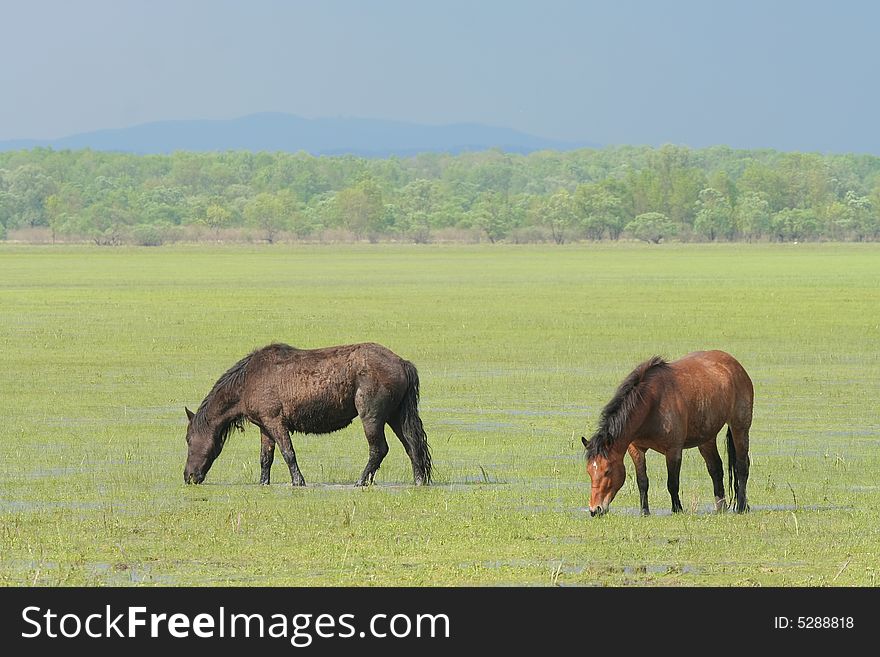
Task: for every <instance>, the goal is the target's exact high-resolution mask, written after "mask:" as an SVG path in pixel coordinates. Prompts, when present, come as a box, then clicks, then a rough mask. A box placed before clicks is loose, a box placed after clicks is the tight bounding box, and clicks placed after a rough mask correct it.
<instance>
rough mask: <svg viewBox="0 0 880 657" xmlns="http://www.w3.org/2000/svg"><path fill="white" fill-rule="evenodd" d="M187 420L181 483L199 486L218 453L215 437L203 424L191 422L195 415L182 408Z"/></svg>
mask: <svg viewBox="0 0 880 657" xmlns="http://www.w3.org/2000/svg"><path fill="white" fill-rule="evenodd" d="M184 410H185V411H186V417H187V420H188V423H187V426H186V444H187V454H186V467H185V468H184V470H183V481H184V482H185V483H187V484H200V483H202V482H203V481H204V480H205V475H206V474H208V470H210V469H211V464H212V463H214V459H215V458H217V455H218V454H219V453H220V449H218V443H219V442H220V441H219V440H218V437H217V435H216V434H215V433H214V432H213V431H211V430H210V428H209V427H208V426H207V424H206V423H204V422H193V418H194V417H195V413H193V412H192V411H191V410H189V409H188V408H184Z"/></svg>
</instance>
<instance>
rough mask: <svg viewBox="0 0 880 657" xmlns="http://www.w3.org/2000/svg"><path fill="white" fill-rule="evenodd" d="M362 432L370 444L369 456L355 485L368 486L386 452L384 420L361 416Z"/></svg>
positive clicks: (386, 442)
mask: <svg viewBox="0 0 880 657" xmlns="http://www.w3.org/2000/svg"><path fill="white" fill-rule="evenodd" d="M361 422H363V425H364V433H365V434H366V436H367V444H369V446H370V458H369V459H367V465H366V467H365V468H364V471H363V472H362V473H361V477H360V479H358V480H357V483H356V484H355V486H368V485H369V484H372V483H373V477H374V476H375V475H376V470H378V469H379V466H380V465H381V464H382V459H384V458H385V455H386V454H387V453H388V441H387V440H385V422H383V421H380V420H376V419H375V418H372V417H362V418H361Z"/></svg>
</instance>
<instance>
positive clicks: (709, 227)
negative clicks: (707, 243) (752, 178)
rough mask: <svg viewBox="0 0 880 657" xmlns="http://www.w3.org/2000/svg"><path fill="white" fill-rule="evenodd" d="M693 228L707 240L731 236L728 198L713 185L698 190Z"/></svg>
mask: <svg viewBox="0 0 880 657" xmlns="http://www.w3.org/2000/svg"><path fill="white" fill-rule="evenodd" d="M694 230H695V231H696V232H697V233H698V234H699V235H702V236H703V237H705V238H707V239H709V240H712V241H714V240H716V239H718V238H724V239H731V238H732V237H733V231H734V224H733V208H731V207H730V201H729V200H728V198H727V197H726V196H725V195H724V194H722V193H721V192H719V191H718V190H717V189H715V188H713V187H707V188H706V189H703V190H701V191H700V195H699V199H698V201H697V215H696V217H695V218H694Z"/></svg>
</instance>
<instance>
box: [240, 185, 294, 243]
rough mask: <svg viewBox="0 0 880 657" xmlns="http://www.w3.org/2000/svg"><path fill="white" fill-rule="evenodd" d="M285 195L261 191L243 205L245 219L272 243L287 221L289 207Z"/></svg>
mask: <svg viewBox="0 0 880 657" xmlns="http://www.w3.org/2000/svg"><path fill="white" fill-rule="evenodd" d="M288 200H289V199H286V198H285V197H283V196H281V195H278V194H271V193H269V192H261V193H259V194H257V195H256V196H255V197H254V198H253V199H251V200H250V201H248V203H247V205H245V206H244V217H245V220H246V221H247V222H248V223H249V224H250V225H252V226H255V227H257V228H259V229H260V230H262V231H263V234H264V235H265V236H266V241H267V242H269V244H273V243H274V242H275V240H276V239H277V238H278V235H279V233H281V231H283V230H284V229H285V228H286V227H287V225H288V221H289V215H290V212H291V210H292V209H291V208H290V207H289V205H288V203H287V202H286V201H288Z"/></svg>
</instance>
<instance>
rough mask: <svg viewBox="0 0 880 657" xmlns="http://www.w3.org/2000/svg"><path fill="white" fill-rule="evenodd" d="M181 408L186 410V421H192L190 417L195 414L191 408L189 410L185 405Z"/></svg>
mask: <svg viewBox="0 0 880 657" xmlns="http://www.w3.org/2000/svg"><path fill="white" fill-rule="evenodd" d="M183 410H185V411H186V419H187V420H188V421H190V422H192V419H193V416H195V413H193V412H192V411H191V410H189V409H188V408H187V407H186V406H184V407H183Z"/></svg>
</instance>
